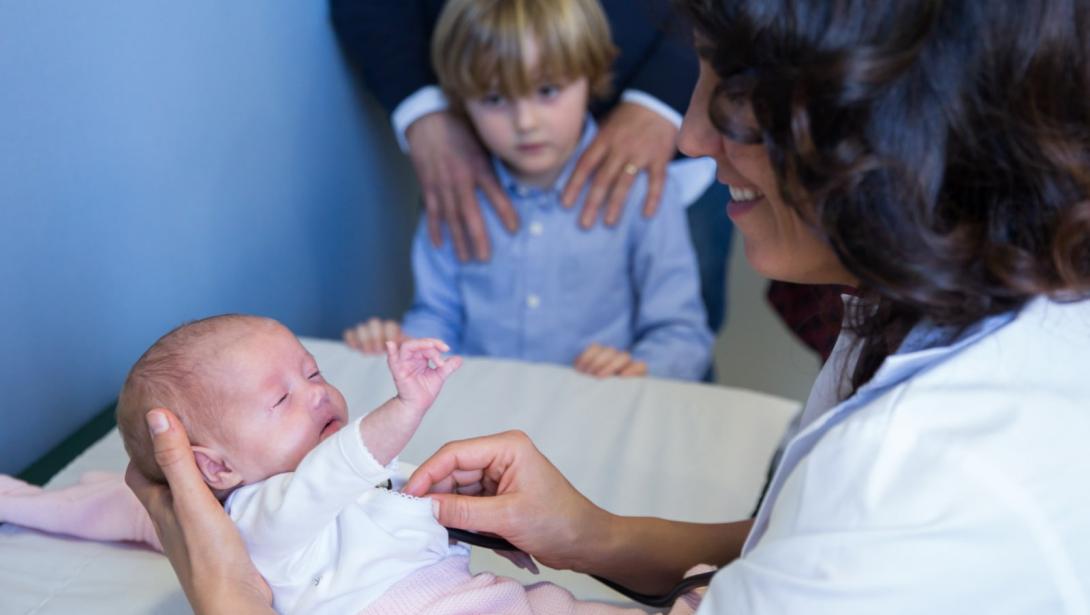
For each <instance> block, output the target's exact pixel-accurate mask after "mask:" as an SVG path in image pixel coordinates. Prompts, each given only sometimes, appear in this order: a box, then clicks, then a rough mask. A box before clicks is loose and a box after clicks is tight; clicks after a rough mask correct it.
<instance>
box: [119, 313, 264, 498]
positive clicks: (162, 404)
mask: <svg viewBox="0 0 1090 615" xmlns="http://www.w3.org/2000/svg"><path fill="white" fill-rule="evenodd" d="M271 322H274V321H271V320H268V319H265V318H260V317H256V316H244V315H241V314H224V315H221V316H212V317H209V318H204V319H201V320H197V321H193V322H189V323H185V324H182V325H180V326H178V327H175V328H174V329H173V330H171V331H170V332H168V333H167V334H166V335H164V336H163V337H161V338H159V339H158V340H157V341H156V342H155V343H154V344H152V345H151V347H150V348H148V349H147V351H146V352H144V354H143V355H142V356H141V357H140V358H139V359H137V361H136V363H134V364H133V366H132V369H130V370H129V374H128V376H127V377H126V378H125V384H124V385H122V387H121V393H120V394H119V395H118V398H117V428H118V431H120V432H121V440H122V442H124V444H125V451H126V452H127V453H128V454H129V459H131V460H132V463H133V465H134V466H135V467H136V469H137V470H139V471H140V473H141V474H143V475H144V476H145V477H147V478H148V479H149V480H152V481H156V482H166V481H165V479H164V477H163V472H162V470H160V469H159V464H158V463H157V462H156V461H155V452H154V449H153V448H152V444H151V435H150V434H149V433H148V428H147V425H146V424H145V422H144V415H145V414H147V413H148V411H149V410H152V409H154V408H168V409H170V410H171V412H173V413H174V414H175V415H176V416H177V417H178V420H180V421H181V422H182V425H183V426H184V427H185V428H186V431H187V432H188V433H189V436H190V438H191V440H192V443H193V444H201V441H202V440H204V439H206V438H210V437H212V436H214V435H216V434H214V432H215V431H216V427H217V424H218V421H217V420H216V417H217V416H218V414H219V412H220V410H221V408H220V406H219V405H218V398H219V397H220V395H219V393H220V391H217V390H215V388H214V387H213V384H214V383H215V373H214V372H213V371H212V369H211V367H210V359H211V357H212V356H213V355H214V354H215V352H216V350H217V349H218V347H221V346H222V344H223V343H224V337H223V336H224V335H225V334H233V333H237V332H243V331H247V330H249V328H250V327H253V326H256V325H260V324H262V323H271Z"/></svg>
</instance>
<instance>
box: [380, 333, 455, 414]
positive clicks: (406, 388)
mask: <svg viewBox="0 0 1090 615" xmlns="http://www.w3.org/2000/svg"><path fill="white" fill-rule="evenodd" d="M448 350H450V347H449V346H447V345H446V344H444V343H443V342H442V341H440V340H436V339H430V338H425V339H418V340H409V341H407V342H404V343H401V344H398V343H395V342H390V341H387V342H386V362H387V363H388V364H389V366H390V373H391V374H393V376H394V386H396V387H397V396H398V398H399V399H401V402H402V403H404V404H406V405H408V406H409V407H411V408H415V409H417V410H420V411H424V410H427V409H428V408H429V407H431V405H432V403H433V402H434V401H435V398H436V397H438V396H439V390H440V389H442V388H443V381H445V380H446V379H447V376H449V375H451V374H452V373H454V370H456V369H458V368H459V367H460V366H461V365H462V358H461V357H447V358H446V359H444V358H443V355H442V354H441V353H443V352H446V351H448ZM429 361H430V364H429ZM432 365H434V367H433V366H432Z"/></svg>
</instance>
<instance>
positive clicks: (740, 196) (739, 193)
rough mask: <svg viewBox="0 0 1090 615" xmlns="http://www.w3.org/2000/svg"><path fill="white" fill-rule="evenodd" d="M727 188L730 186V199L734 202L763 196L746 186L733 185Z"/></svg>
mask: <svg viewBox="0 0 1090 615" xmlns="http://www.w3.org/2000/svg"><path fill="white" fill-rule="evenodd" d="M728 188H730V198H731V200H732V201H736V202H745V201H756V200H757V199H759V198H761V197H762V196H764V195H763V194H761V193H760V192H757V191H756V190H750V189H748V188H737V187H735V186H728Z"/></svg>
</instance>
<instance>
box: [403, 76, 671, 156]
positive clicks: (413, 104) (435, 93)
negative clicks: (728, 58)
mask: <svg viewBox="0 0 1090 615" xmlns="http://www.w3.org/2000/svg"><path fill="white" fill-rule="evenodd" d="M659 104H662V103H659ZM447 107H448V105H447V97H446V96H444V95H443V90H442V89H440V88H439V86H437V85H426V86H424V87H422V88H420V89H419V90H417V91H415V92H413V93H412V94H410V95H409V97H408V98H406V99H405V100H403V101H401V104H399V105H398V106H397V108H396V109H394V112H393V113H391V114H390V123H391V124H393V125H394V135H395V136H396V137H397V144H398V145H399V146H400V147H401V151H402V152H405V153H406V154H408V153H409V141H408V140H407V139H406V138H405V132H406V131H408V130H409V126H411V125H412V123H413V122H415V121H416V120H418V119H420V118H422V117H424V116H425V115H427V114H429V113H435V112H436V111H445V110H446V109H447ZM671 110H672V109H671ZM679 125H680V124H679Z"/></svg>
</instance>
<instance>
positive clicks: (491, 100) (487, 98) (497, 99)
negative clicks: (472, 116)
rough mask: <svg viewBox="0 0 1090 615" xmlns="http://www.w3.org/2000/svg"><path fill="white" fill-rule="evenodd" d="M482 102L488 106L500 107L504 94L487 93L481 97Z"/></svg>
mask: <svg viewBox="0 0 1090 615" xmlns="http://www.w3.org/2000/svg"><path fill="white" fill-rule="evenodd" d="M481 104H482V105H485V106H486V107H498V106H500V105H502V104H503V96H500V95H499V94H485V95H484V96H482V97H481Z"/></svg>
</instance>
